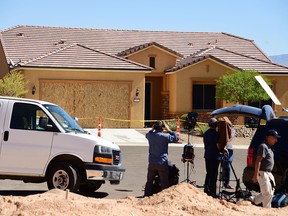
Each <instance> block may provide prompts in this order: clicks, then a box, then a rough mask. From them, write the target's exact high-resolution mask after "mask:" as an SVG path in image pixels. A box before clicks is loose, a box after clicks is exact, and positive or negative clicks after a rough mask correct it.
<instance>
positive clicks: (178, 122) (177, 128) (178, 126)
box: [176, 117, 180, 141]
mask: <svg viewBox="0 0 288 216" xmlns="http://www.w3.org/2000/svg"><path fill="white" fill-rule="evenodd" d="M176 134H177V136H178V138H179V141H180V118H179V117H178V120H177V127H176Z"/></svg>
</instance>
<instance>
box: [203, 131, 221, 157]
mask: <svg viewBox="0 0 288 216" xmlns="http://www.w3.org/2000/svg"><path fill="white" fill-rule="evenodd" d="M219 137H220V133H219V132H217V131H216V130H215V129H213V128H209V129H208V130H207V131H206V132H205V134H204V137H203V142H204V150H205V152H204V158H206V159H209V160H218V159H220V153H219V150H218V148H217V142H218V140H219Z"/></svg>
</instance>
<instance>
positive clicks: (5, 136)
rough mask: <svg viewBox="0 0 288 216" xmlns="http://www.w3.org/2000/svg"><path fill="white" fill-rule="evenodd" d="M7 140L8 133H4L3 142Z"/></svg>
mask: <svg viewBox="0 0 288 216" xmlns="http://www.w3.org/2000/svg"><path fill="white" fill-rule="evenodd" d="M8 138H9V131H5V132H4V141H8Z"/></svg>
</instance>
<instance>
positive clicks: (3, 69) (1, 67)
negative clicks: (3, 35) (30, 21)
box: [0, 41, 9, 79]
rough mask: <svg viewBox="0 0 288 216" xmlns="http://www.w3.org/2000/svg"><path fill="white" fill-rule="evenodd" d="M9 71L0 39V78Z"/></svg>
mask: <svg viewBox="0 0 288 216" xmlns="http://www.w3.org/2000/svg"><path fill="white" fill-rule="evenodd" d="M8 72H9V68H8V64H7V60H6V57H5V54H4V50H3V46H2V43H1V41H0V79H2V78H3V77H4V76H5V74H7V73H8Z"/></svg>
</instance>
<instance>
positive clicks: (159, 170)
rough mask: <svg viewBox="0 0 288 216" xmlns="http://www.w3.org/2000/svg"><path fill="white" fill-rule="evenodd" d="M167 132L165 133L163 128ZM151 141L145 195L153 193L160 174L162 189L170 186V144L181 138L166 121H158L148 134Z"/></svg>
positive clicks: (149, 141)
mask: <svg viewBox="0 0 288 216" xmlns="http://www.w3.org/2000/svg"><path fill="white" fill-rule="evenodd" d="M164 129H165V130H166V132H167V133H164V132H163V130H164ZM146 138H147V139H148V143H149V156H148V158H149V165H148V174H147V182H146V185H145V192H144V196H151V195H152V194H153V182H154V179H155V177H156V175H159V178H160V184H161V189H162V190H163V189H165V188H168V187H169V179H168V178H169V168H168V144H169V143H173V142H177V141H178V140H179V138H178V136H177V134H176V133H175V132H173V131H171V130H170V128H169V126H168V125H167V124H166V122H164V121H157V122H156V123H155V124H154V125H153V127H152V129H151V130H150V131H149V132H148V133H147V134H146Z"/></svg>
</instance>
